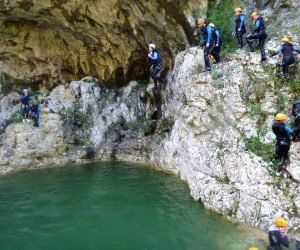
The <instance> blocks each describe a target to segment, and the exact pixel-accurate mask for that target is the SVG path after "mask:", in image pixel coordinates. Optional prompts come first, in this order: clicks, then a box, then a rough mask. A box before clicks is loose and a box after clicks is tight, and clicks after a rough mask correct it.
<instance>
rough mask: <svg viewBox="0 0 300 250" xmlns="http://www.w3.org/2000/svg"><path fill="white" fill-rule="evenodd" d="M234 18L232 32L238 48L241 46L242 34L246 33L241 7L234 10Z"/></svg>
mask: <svg viewBox="0 0 300 250" xmlns="http://www.w3.org/2000/svg"><path fill="white" fill-rule="evenodd" d="M234 13H235V16H236V19H235V31H234V32H233V33H232V35H233V36H235V37H236V40H237V41H238V50H240V49H242V48H243V35H244V34H246V25H245V19H246V17H245V15H244V14H243V13H242V9H241V8H236V9H235V10H234Z"/></svg>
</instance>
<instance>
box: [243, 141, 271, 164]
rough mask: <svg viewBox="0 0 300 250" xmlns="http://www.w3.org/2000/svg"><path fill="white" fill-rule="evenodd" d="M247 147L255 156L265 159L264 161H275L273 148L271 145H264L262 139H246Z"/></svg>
mask: <svg viewBox="0 0 300 250" xmlns="http://www.w3.org/2000/svg"><path fill="white" fill-rule="evenodd" d="M244 141H245V146H246V149H247V150H250V151H251V152H253V153H254V154H256V155H258V156H260V157H262V158H263V160H264V161H268V162H270V161H273V155H274V153H273V146H272V145H270V144H264V143H262V142H261V140H260V138H259V137H257V136H253V137H251V138H245V137H244Z"/></svg>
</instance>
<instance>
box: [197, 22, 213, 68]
mask: <svg viewBox="0 0 300 250" xmlns="http://www.w3.org/2000/svg"><path fill="white" fill-rule="evenodd" d="M198 26H199V28H200V30H201V39H200V44H199V45H200V47H204V62H205V71H210V70H211V66H210V61H209V54H210V52H211V50H212V48H213V43H214V39H213V35H212V28H211V27H210V26H209V25H208V24H207V22H206V20H205V19H204V18H200V19H199V20H198Z"/></svg>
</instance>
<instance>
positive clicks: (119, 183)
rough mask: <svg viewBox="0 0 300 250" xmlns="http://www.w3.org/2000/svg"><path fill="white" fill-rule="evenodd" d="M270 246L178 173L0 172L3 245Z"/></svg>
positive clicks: (112, 168) (108, 169) (115, 167)
mask: <svg viewBox="0 0 300 250" xmlns="http://www.w3.org/2000/svg"><path fill="white" fill-rule="evenodd" d="M253 244H256V245H257V246H259V247H261V249H265V241H264V238H262V236H261V233H260V232H257V231H254V230H253V229H249V228H247V227H245V226H241V225H237V224H232V223H229V222H226V221H225V220H223V218H222V217H220V216H217V215H215V214H213V213H211V212H208V211H207V210H205V209H204V208H203V206H202V205H201V204H200V203H198V202H195V201H194V200H193V199H192V198H191V196H190V195H189V189H188V187H187V186H186V184H184V183H182V182H181V181H180V180H179V179H178V178H177V177H175V176H172V175H169V174H166V173H162V172H157V171H154V170H152V169H150V168H147V167H144V166H139V165H134V164H128V163H118V162H117V163H95V164H89V165H84V166H80V167H67V168H57V169H44V170H35V171H28V172H22V173H18V174H13V175H7V176H1V177H0V249H1V250H3V249H4V250H6V249H7V250H11V249H12V250H14V249H18V250H27V249H28V250H33V249H41V250H47V249H49V250H50V249H51V250H56V249H88V250H89V249H103V250H110V249H130V250H135V249H145V250H146V249H153V250H154V249H157V250H159V249H162V250H168V249H172V250H173V249H180V250H182V249H188V250H193V249H198V250H243V249H245V250H247V247H248V246H249V245H253Z"/></svg>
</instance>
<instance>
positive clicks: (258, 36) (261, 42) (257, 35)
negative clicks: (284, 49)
mask: <svg viewBox="0 0 300 250" xmlns="http://www.w3.org/2000/svg"><path fill="white" fill-rule="evenodd" d="M266 38H267V33H266V28H265V22H264V19H263V18H262V17H258V18H257V19H256V20H255V29H254V31H253V32H252V33H251V34H250V35H248V36H247V43H248V45H249V47H250V49H251V51H254V48H253V45H252V41H251V40H258V46H259V49H260V53H261V60H262V61H265V60H266V59H267V57H266V52H265V41H266Z"/></svg>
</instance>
